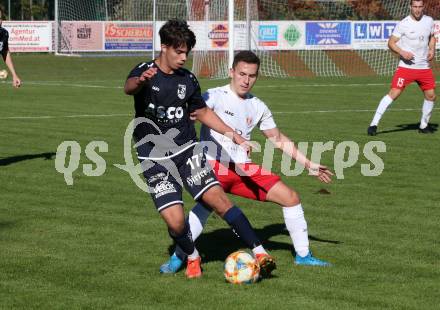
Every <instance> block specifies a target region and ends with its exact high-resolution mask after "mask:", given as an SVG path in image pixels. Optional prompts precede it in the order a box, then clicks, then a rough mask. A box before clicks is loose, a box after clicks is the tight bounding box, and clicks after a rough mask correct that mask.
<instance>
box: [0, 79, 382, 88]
mask: <svg viewBox="0 0 440 310" xmlns="http://www.w3.org/2000/svg"><path fill="white" fill-rule="evenodd" d="M94 82H96V81H94ZM103 82H104V81H103ZM6 83H8V84H9V83H10V82H7V81H0V84H6ZM92 83H93V82H92ZM122 83H123V81H121V84H122ZM25 85H41V86H65V87H78V88H103V89H122V88H124V87H123V86H105V85H93V84H78V83H69V82H64V83H60V82H57V81H45V82H39V81H24V82H23V86H25ZM387 85H389V83H367V84H363V83H359V84H295V83H292V84H281V85H255V87H254V88H286V89H288V88H292V87H295V88H298V87H365V86H372V87H375V86H387Z"/></svg>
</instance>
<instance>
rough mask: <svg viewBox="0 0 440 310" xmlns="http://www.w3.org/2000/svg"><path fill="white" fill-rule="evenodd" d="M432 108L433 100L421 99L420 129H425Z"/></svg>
mask: <svg viewBox="0 0 440 310" xmlns="http://www.w3.org/2000/svg"><path fill="white" fill-rule="evenodd" d="M433 108H434V101H429V100H426V99H425V101H423V108H422V119H421V120H420V129H425V128H426V126H428V124H429V119H430V118H431V114H432V109H433Z"/></svg>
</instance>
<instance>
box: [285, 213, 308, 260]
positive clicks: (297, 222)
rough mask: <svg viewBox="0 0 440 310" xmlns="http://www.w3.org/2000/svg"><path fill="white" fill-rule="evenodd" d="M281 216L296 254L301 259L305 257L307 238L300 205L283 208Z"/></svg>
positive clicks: (305, 224) (305, 223) (304, 220)
mask: <svg viewBox="0 0 440 310" xmlns="http://www.w3.org/2000/svg"><path fill="white" fill-rule="evenodd" d="M283 215H284V221H285V222H286V227H287V230H288V231H289V234H290V238H292V242H293V246H294V247H295V252H296V254H298V255H299V256H301V257H304V256H306V255H307V254H309V236H308V232H307V222H306V219H305V218H304V211H303V208H302V206H301V204H298V205H296V206H293V207H283Z"/></svg>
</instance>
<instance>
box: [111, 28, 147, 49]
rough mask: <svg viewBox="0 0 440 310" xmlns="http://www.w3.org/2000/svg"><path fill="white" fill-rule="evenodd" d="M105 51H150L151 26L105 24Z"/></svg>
mask: <svg viewBox="0 0 440 310" xmlns="http://www.w3.org/2000/svg"><path fill="white" fill-rule="evenodd" d="M104 44H105V45H104V46H105V49H106V50H119V51H151V50H152V48H153V24H152V23H151V22H150V23H147V22H107V23H105V43H104Z"/></svg>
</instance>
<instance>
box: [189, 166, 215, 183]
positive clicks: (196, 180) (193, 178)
mask: <svg viewBox="0 0 440 310" xmlns="http://www.w3.org/2000/svg"><path fill="white" fill-rule="evenodd" d="M210 171H211V168H209V167H207V168H204V169H202V170H201V171H199V172H197V173H195V174H193V175H192V176H190V177H187V178H186V183H187V184H188V185H189V186H191V187H192V186H194V185H200V184H201V182H202V180H203V178H204V177H206V176H208V175H209V172H210ZM203 181H204V183H205V184H207V181H205V180H203Z"/></svg>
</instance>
